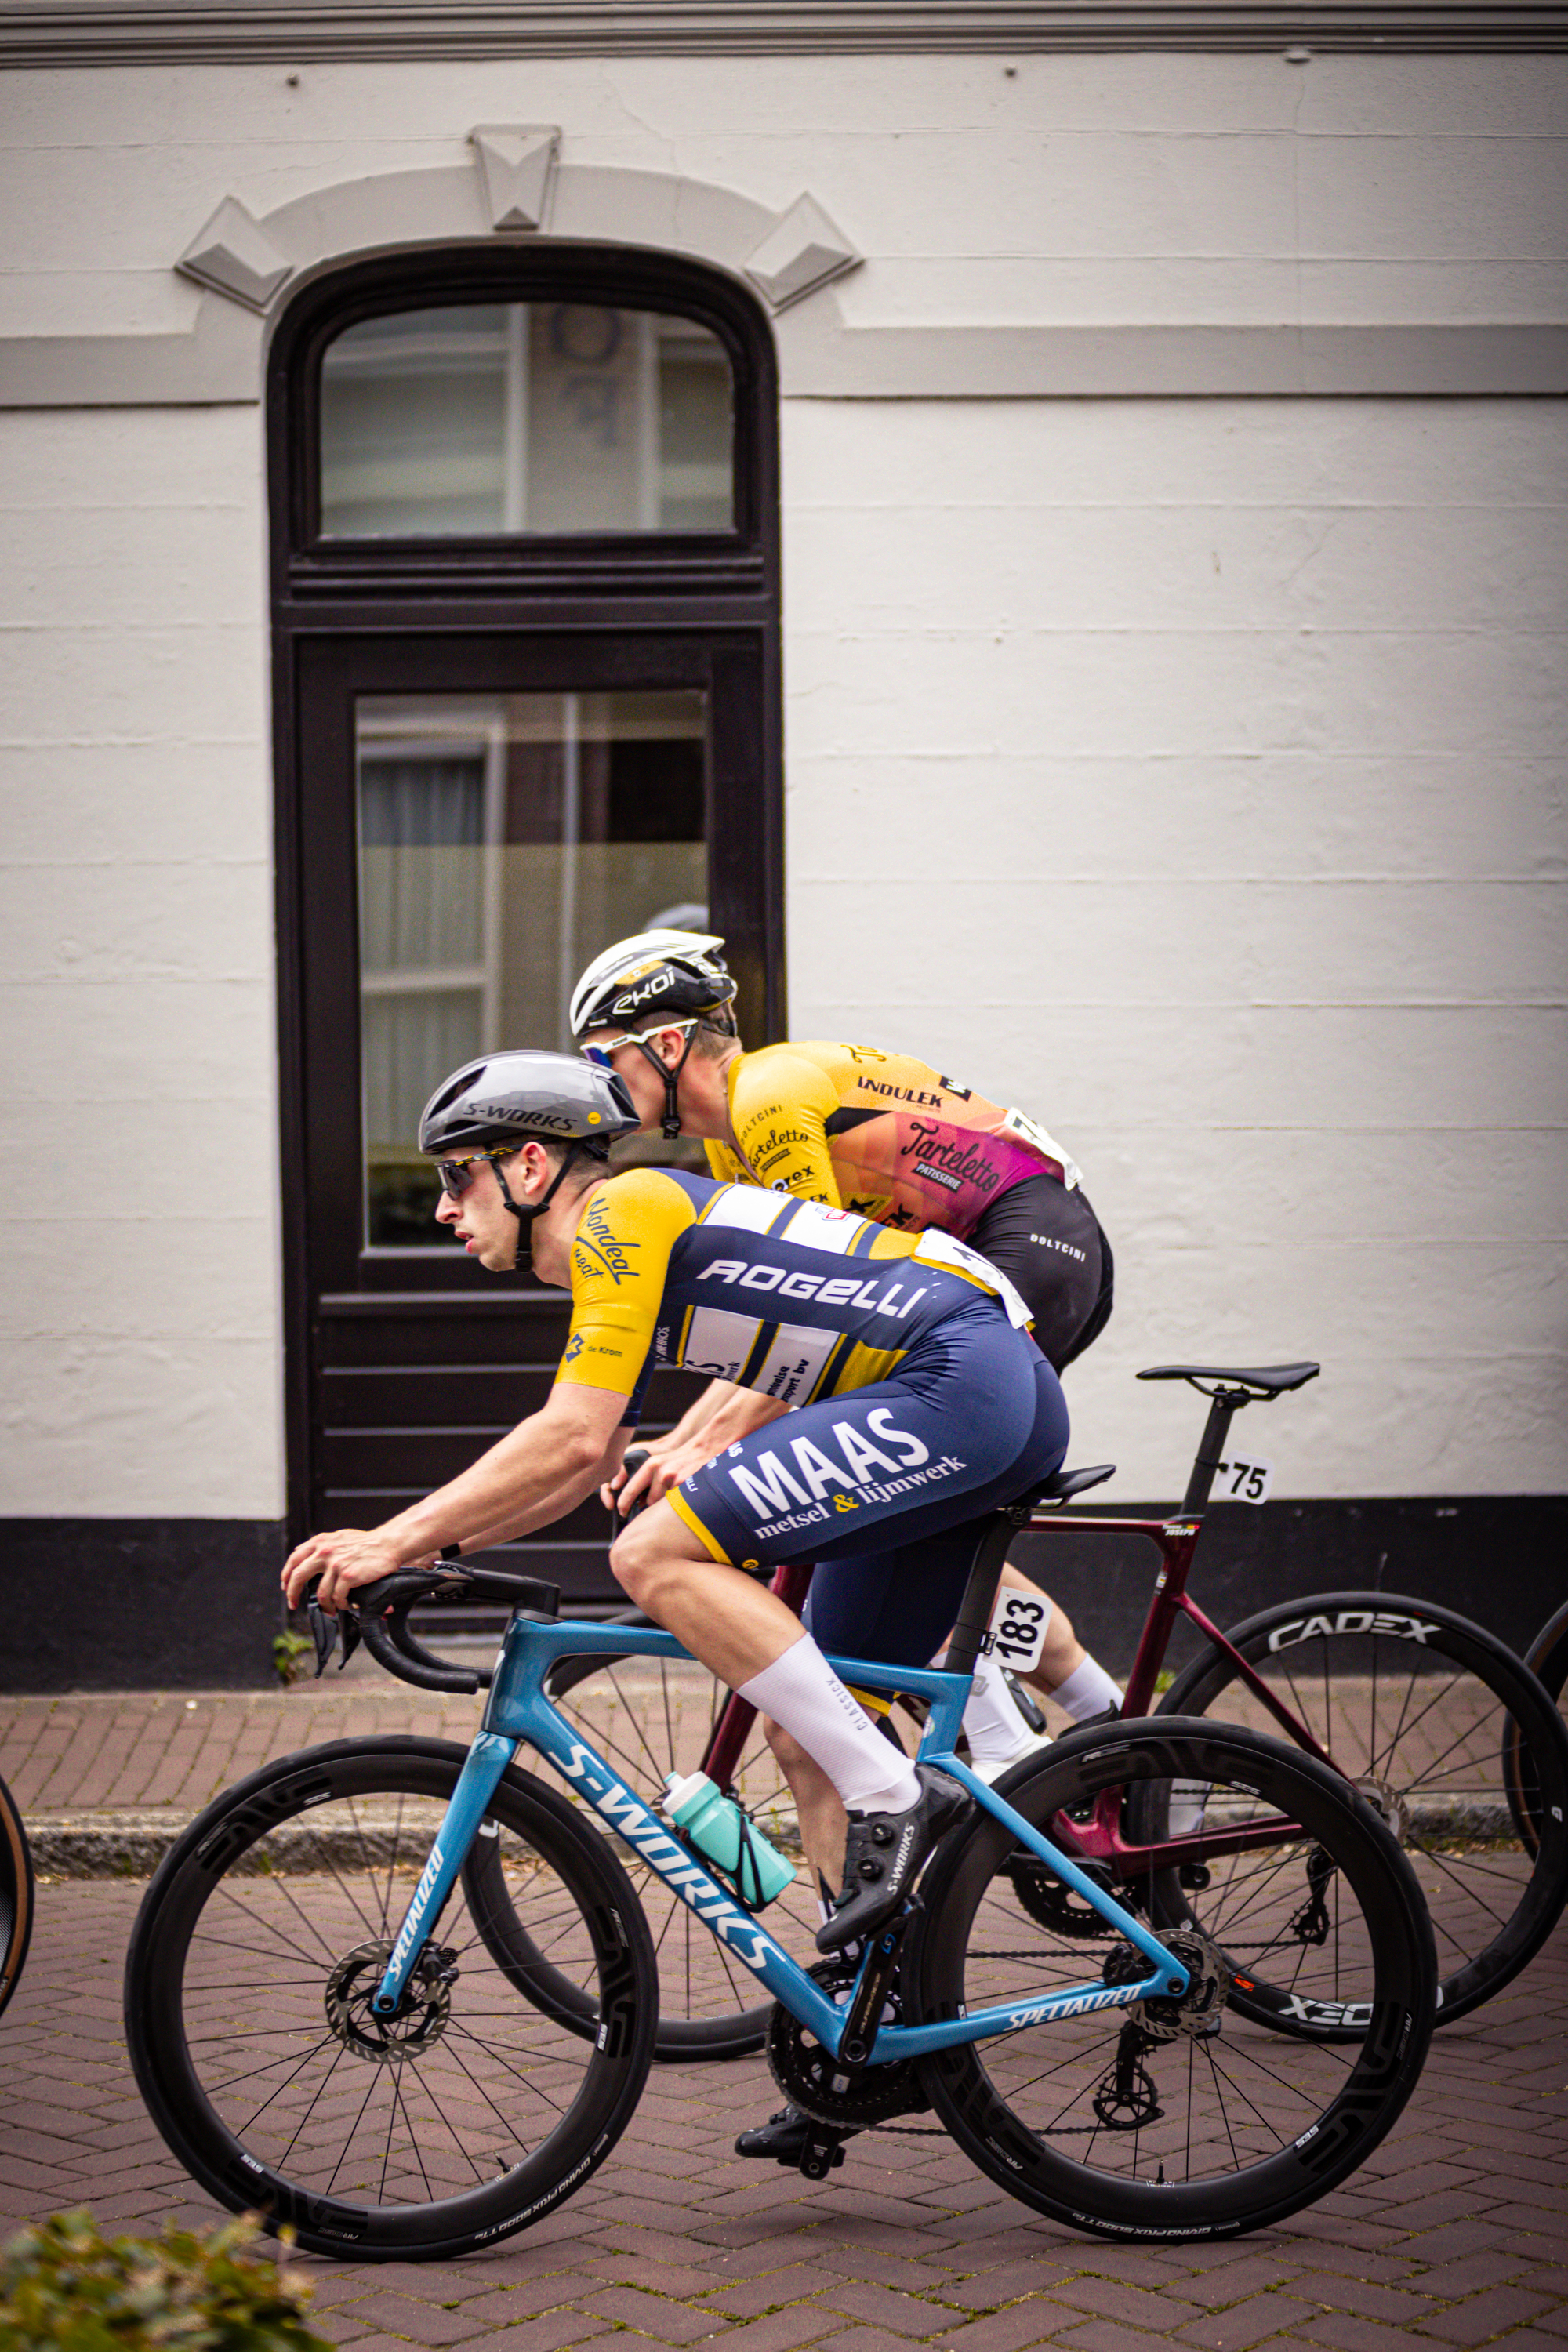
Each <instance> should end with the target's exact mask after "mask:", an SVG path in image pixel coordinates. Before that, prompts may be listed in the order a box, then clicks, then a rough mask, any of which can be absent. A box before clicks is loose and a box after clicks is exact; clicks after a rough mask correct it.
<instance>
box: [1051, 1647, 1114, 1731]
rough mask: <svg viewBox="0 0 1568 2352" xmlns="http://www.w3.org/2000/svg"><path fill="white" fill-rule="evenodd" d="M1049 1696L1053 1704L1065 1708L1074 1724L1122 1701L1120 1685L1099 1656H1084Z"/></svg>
mask: <svg viewBox="0 0 1568 2352" xmlns="http://www.w3.org/2000/svg"><path fill="white" fill-rule="evenodd" d="M1049 1696H1050V1697H1051V1699H1052V1701H1053V1703H1054V1704H1055V1705H1056V1706H1062V1707H1065V1708H1066V1709H1067V1711H1068V1714H1069V1715H1070V1716H1071V1717H1072V1719H1073V1721H1074V1722H1075V1723H1087V1722H1088V1721H1089V1717H1090V1716H1091V1715H1103V1714H1104V1713H1105V1710H1106V1708H1107V1707H1108V1706H1121V1689H1120V1687H1119V1686H1118V1685H1116V1684H1115V1683H1113V1682H1112V1681H1111V1679H1110V1675H1108V1674H1107V1673H1106V1671H1105V1668H1104V1667H1103V1666H1102V1665H1101V1664H1100V1661H1099V1660H1098V1658H1085V1659H1084V1660H1083V1661H1082V1663H1081V1664H1079V1665H1076V1666H1075V1667H1074V1668H1073V1670H1072V1672H1071V1674H1070V1675H1068V1678H1067V1680H1066V1681H1065V1682H1060V1683H1058V1685H1057V1686H1056V1688H1055V1690H1054V1691H1052V1692H1051V1693H1050V1695H1049Z"/></svg>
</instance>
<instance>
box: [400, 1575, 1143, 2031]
mask: <svg viewBox="0 0 1568 2352" xmlns="http://www.w3.org/2000/svg"><path fill="white" fill-rule="evenodd" d="M595 1654H603V1655H613V1656H617V1657H626V1656H635V1657H649V1658H685V1657H689V1655H690V1653H689V1651H687V1650H685V1649H683V1648H682V1647H681V1645H680V1643H679V1642H678V1641H677V1640H676V1639H675V1636H674V1635H673V1634H672V1633H663V1632H661V1631H660V1630H659V1629H658V1628H657V1627H648V1628H646V1629H645V1628H643V1627H640V1626H637V1627H628V1626H618V1625H598V1624H587V1623H577V1622H568V1623H564V1624H563V1623H560V1622H552V1623H543V1622H539V1621H537V1620H533V1619H525V1618H521V1617H516V1618H513V1620H512V1622H511V1623H510V1625H509V1627H508V1628H507V1633H506V1637H505V1640H504V1642H503V1643H502V1645H501V1654H500V1658H499V1659H498V1661H497V1664H496V1668H495V1675H494V1679H493V1681H492V1683H491V1685H490V1692H489V1701H488V1704H487V1706H486V1708H485V1713H484V1717H483V1720H482V1722H481V1725H480V1728H479V1734H478V1736H477V1738H475V1740H474V1743H473V1746H472V1748H470V1750H469V1752H468V1761H467V1762H466V1763H465V1765H464V1767H463V1769H462V1771H461V1773H460V1774H459V1776H458V1785H457V1787H456V1788H455V1789H454V1790H453V1791H452V1795H451V1799H450V1801H449V1802H448V1804H447V1811H446V1813H445V1814H444V1816H443V1818H442V1822H441V1826H440V1828H439V1829H438V1830H437V1833H436V1837H435V1840H434V1842H433V1843H432V1845H431V1848H430V1853H429V1858H428V1860H427V1861H426V1864H425V1868H424V1870H423V1871H422V1872H421V1874H420V1877H419V1883H418V1885H416V1888H415V1890H414V1894H413V1896H412V1898H411V1900H410V1902H409V1905H408V1908H407V1911H406V1912H405V1916H404V1919H403V1922H402V1925H401V1927H399V1929H398V1932H397V1936H396V1939H395V1942H394V1945H393V1948H392V1956H391V1958H390V1959H389V1961H388V1963H387V1966H386V1969H385V1972H384V1975H383V1977H382V1979H381V1982H380V1984H379V1986H378V1987H377V1989H376V1991H375V1993H374V1997H373V2000H372V2002H371V2007H372V2009H373V2010H374V2011H375V2012H376V2013H377V2014H378V2015H380V2016H390V2015H392V2014H393V2013H394V2012H395V2011H396V2009H397V2007H398V2005H399V2003H400V2001H401V2000H402V1999H403V1996H404V1993H405V1989H406V1987H407V1984H408V1981H409V1979H410V1977H411V1975H412V1974H413V1971H414V1969H415V1967H416V1964H417V1961H418V1958H419V1955H420V1953H421V1951H422V1950H423V1948H424V1946H425V1944H426V1941H427V1940H428V1938H429V1937H430V1935H431V1932H432V1930H433V1929H434V1927H435V1925H436V1922H437V1919H438V1918H439V1916H440V1915H441V1911H442V1909H443V1907H444V1906H445V1904H446V1902H447V1898H448V1896H449V1895H451V1893H452V1890H453V1887H454V1886H455V1885H456V1884H457V1881H458V1874H459V1873H460V1871H461V1869H462V1866H463V1863H464V1861H465V1860H466V1858H467V1855H468V1848H469V1846H470V1844H471V1843H472V1842H473V1840H474V1838H475V1836H476V1835H477V1833H478V1832H479V1824H480V1822H481V1821H482V1820H483V1819H484V1816H485V1812H486V1810H487V1808H488V1807H489V1801H490V1799H491V1798H492V1796H493V1795H494V1793H495V1790H496V1789H497V1787H498V1785H499V1784H500V1779H501V1775H502V1774H503V1773H504V1771H505V1770H506V1768H507V1766H508V1764H509V1763H510V1761H511V1759H512V1757H513V1755H514V1754H515V1752H516V1748H517V1745H518V1742H519V1741H520V1740H523V1739H526V1740H527V1741H528V1742H529V1744H530V1745H531V1747H533V1748H536V1749H537V1750H538V1751H539V1753H540V1754H541V1755H542V1756H545V1757H547V1758H548V1759H549V1760H550V1761H551V1763H552V1764H553V1765H554V1766H555V1768H556V1769H557V1770H558V1771H559V1772H560V1773H561V1775H562V1777H563V1779H564V1780H566V1782H567V1783H568V1785H569V1786H570V1787H571V1788H572V1789H573V1790H574V1791H575V1792H576V1793H577V1794H578V1795H579V1796H581V1797H582V1798H583V1799H584V1801H585V1802H586V1803H588V1804H589V1805H591V1806H592V1807H593V1809H594V1811H595V1812H596V1813H597V1814H598V1815H599V1817H600V1819H601V1820H602V1821H604V1822H606V1823H607V1824H608V1825H609V1827H610V1828H611V1829H613V1830H614V1831H615V1832H616V1835H617V1836H619V1837H621V1838H623V1839H625V1840H626V1843H628V1844H629V1845H631V1846H632V1847H633V1848H634V1849H635V1850H636V1852H637V1854H638V1855H639V1856H640V1857H641V1859H642V1860H643V1862H644V1863H646V1864H647V1866H648V1867H649V1868H650V1869H651V1870H653V1871H654V1872H655V1873H656V1874H658V1876H659V1877H660V1878H662V1879H663V1880H664V1882H665V1884H666V1885H668V1886H669V1887H671V1888H673V1890H674V1892H675V1893H676V1894H677V1895H679V1897H680V1899H681V1901H682V1902H683V1903H685V1904H687V1905H688V1906H689V1907H690V1909H692V1910H693V1911H695V1912H696V1914H697V1916H698V1917H699V1918H700V1919H701V1920H702V1922H703V1923H704V1925H705V1926H706V1927H708V1928H709V1929H710V1932H711V1933H712V1934H713V1935H715V1936H716V1937H719V1939H720V1940H721V1942H722V1943H723V1944H724V1945H725V1946H726V1947H727V1948H728V1949H729V1950H731V1952H733V1953H734V1955H735V1957H736V1958H737V1959H738V1960H739V1961H740V1962H741V1964H742V1967H743V1968H745V1969H749V1970H750V1971H751V1973H752V1975H753V1976H754V1977H756V1978H757V1979H759V1980H760V1981H761V1982H762V1983H763V1985H765V1986H766V1988H767V1990H768V1991H769V1992H770V1993H772V1994H773V1998H774V2000H779V2001H782V2002H783V2004H784V2007H785V2008H786V2009H787V2010H788V2011H789V2012H790V2014H791V2015H792V2016H793V2017H795V2018H797V2019H798V2020H799V2021H800V2022H801V2023H802V2024H803V2025H805V2026H807V2027H809V2029H810V2030H811V2032H813V2033H814V2034H815V2035H816V2038H817V2040H818V2041H819V2042H821V2043H822V2044H823V2046H824V2048H825V2049H826V2050H827V2052H828V2053H829V2054H830V2055H831V2056H833V2057H837V2055H838V2054H839V2048H840V2041H841V2037H842V2034H843V2031H844V2026H845V2021H846V2016H847V2011H846V2010H844V2009H841V2008H839V2007H838V2005H837V2003H836V2002H834V2001H832V2000H829V1999H828V1997H827V1995H826V1993H825V1992H824V1991H823V1990H822V1988H821V1986H820V1985H819V1984H817V1982H816V1979H814V1978H812V1977H811V1976H809V1975H808V1974H807V1973H806V1971H805V1969H803V1968H802V1967H801V1966H800V1964H799V1963H798V1961H796V1960H795V1959H794V1958H792V1957H791V1955H790V1954H789V1953H788V1952H786V1951H785V1950H784V1947H783V1945H781V1944H779V1943H777V1942H775V1940H774V1938H773V1937H772V1936H771V1935H770V1934H769V1933H768V1930H767V1929H766V1927H763V1924H762V1922H761V1920H759V1919H758V1918H756V1917H755V1916H753V1915H752V1913H750V1912H748V1911H745V1910H743V1909H742V1907H741V1906H740V1905H739V1904H738V1903H736V1902H735V1901H734V1900H733V1898H732V1897H731V1895H728V1894H726V1892H725V1891H724V1889H723V1888H722V1887H721V1885H719V1884H718V1882H717V1880H716V1879H714V1878H712V1877H711V1876H710V1874H709V1873H708V1872H707V1871H706V1870H704V1869H703V1867H702V1865H701V1864H700V1862H699V1861H697V1860H696V1859H695V1857H694V1856H693V1855H692V1853H690V1851H689V1849H688V1848H687V1847H686V1846H684V1845H682V1844H681V1843H679V1840H678V1839H676V1838H675V1837H674V1836H673V1835H672V1834H671V1832H670V1831H669V1829H668V1825H667V1824H666V1823H665V1822H661V1821H660V1820H659V1818H658V1815H657V1814H656V1813H654V1812H652V1811H649V1809H648V1807H647V1805H646V1804H644V1802H643V1801H642V1799H641V1798H640V1797H638V1796H637V1795H636V1794H635V1793H634V1791H633V1790H630V1789H628V1788H627V1786H626V1782H625V1781H624V1780H621V1779H620V1778H619V1777H618V1775H617V1774H616V1771H615V1769H613V1767H612V1766H610V1765H609V1764H607V1763H606V1762H605V1759H604V1758H603V1757H602V1756H601V1755H600V1754H599V1753H598V1751H597V1750H596V1749H595V1748H592V1747H590V1746H589V1745H588V1744H587V1742H586V1741H585V1740H584V1738H582V1737H581V1735H580V1733H579V1732H578V1730H577V1729H576V1728H575V1727H574V1726H573V1725H572V1724H570V1723H569V1722H568V1721H567V1720H566V1718H565V1717H563V1715H562V1714H561V1713H560V1712H559V1710H558V1709H557V1708H556V1706H554V1705H553V1703H552V1700H551V1699H550V1698H549V1696H547V1694H546V1693H545V1691H544V1690H543V1688H542V1681H543V1677H544V1675H546V1674H547V1673H548V1671H549V1669H550V1667H551V1666H552V1664H553V1663H554V1662H555V1660H556V1659H557V1658H563V1657H584V1656H592V1655H595ZM830 1663H831V1664H833V1666H834V1667H835V1669H836V1670H837V1672H838V1673H839V1674H840V1675H843V1676H844V1677H846V1678H847V1679H848V1680H850V1681H852V1682H855V1683H858V1684H859V1685H863V1686H865V1687H868V1688H869V1689H872V1690H879V1691H887V1692H889V1693H893V1692H897V1691H910V1692H916V1693H918V1694H919V1695H920V1696H922V1697H923V1698H925V1699H927V1700H928V1701H929V1702H930V1706H931V1713H930V1716H929V1717H928V1720H927V1723H926V1727H925V1732H924V1736H923V1737H922V1738H921V1747H920V1754H921V1760H922V1761H923V1762H926V1763H931V1764H937V1765H940V1766H941V1767H942V1769H943V1770H944V1771H946V1772H950V1773H951V1774H952V1777H953V1779H954V1780H959V1781H961V1782H962V1783H963V1786H964V1787H965V1788H966V1789H967V1790H969V1793H970V1794H971V1796H973V1798H974V1799H975V1800H976V1801H977V1802H978V1803H979V1804H980V1805H981V1806H982V1808H983V1809H984V1811H986V1812H988V1813H990V1814H991V1815H992V1816H993V1817H994V1819H995V1820H996V1821H998V1822H1001V1823H1002V1824H1003V1826H1004V1827H1005V1829H1006V1830H1007V1831H1008V1832H1010V1834H1011V1835H1012V1836H1013V1837H1014V1838H1015V1839H1016V1842H1017V1843H1018V1844H1019V1845H1021V1846H1023V1847H1024V1848H1026V1851H1027V1852H1029V1853H1033V1854H1035V1855H1036V1856H1037V1858H1038V1859H1039V1860H1040V1861H1042V1862H1044V1863H1045V1864H1047V1866H1048V1867H1049V1868H1050V1869H1051V1870H1053V1871H1054V1872H1056V1873H1057V1874H1058V1875H1059V1876H1060V1877H1061V1878H1062V1879H1063V1880H1064V1881H1065V1883H1066V1884H1067V1885H1068V1886H1069V1887H1071V1888H1072V1890H1073V1892H1074V1893H1075V1894H1077V1895H1080V1896H1081V1897H1082V1899H1083V1900H1084V1901H1085V1902H1086V1903H1089V1904H1090V1905H1092V1906H1093V1908H1094V1909H1095V1910H1096V1911H1097V1912H1099V1914H1100V1917H1101V1918H1102V1919H1104V1920H1105V1921H1106V1923H1107V1925H1108V1926H1110V1927H1113V1928H1114V1929H1115V1930H1116V1931H1117V1932H1118V1933H1119V1934H1120V1935H1121V1936H1123V1937H1125V1938H1126V1939H1127V1941H1128V1942H1129V1943H1130V1944H1131V1945H1132V1946H1133V1947H1134V1948H1135V1949H1137V1950H1138V1951H1139V1952H1141V1953H1142V1956H1143V1958H1145V1959H1146V1960H1147V1961H1148V1962H1149V1969H1150V1973H1149V1974H1148V1976H1147V1977H1146V1978H1144V1979H1142V1980H1141V1981H1138V1982H1135V1983H1132V1984H1129V1985H1108V1984H1105V1983H1103V1982H1100V1983H1088V1984H1082V1985H1074V1986H1068V1987H1067V1988H1065V1989H1064V1990H1061V1991H1058V1992H1054V1993H1044V1994H1042V1995H1041V1996H1040V1997H1039V1999H1038V2000H1029V2001H1026V2002H1024V2003H1022V2004H1017V2003H1015V2004H1012V2005H1010V2006H1008V2007H1005V2008H998V2009H982V2010H976V2011H973V2012H972V2013H971V2014H969V2015H967V2016H963V2017H955V2018H947V2019H943V2020H942V2021H937V2022H933V2023H931V2024H922V2025H912V2026H910V2025H879V2027H878V2029H877V2033H876V2038H875V2041H874V2042H873V2044H872V2048H871V2053H870V2063H872V2064H873V2065H881V2064H883V2063H892V2062H893V2061H895V2060H898V2059H900V2058H921V2057H925V2056H927V2055H928V2054H929V2053H931V2052H932V2051H935V2050H945V2049H951V2048H952V2047H953V2046H954V2045H955V2044H957V2043H960V2042H979V2041H983V2040H984V2039H985V2038H986V2037H987V2036H988V2035H990V2034H993V2033H1002V2032H1016V2030H1017V2029H1018V2028H1019V2027H1021V2026H1026V2025H1036V2024H1045V2023H1047V2022H1048V2021H1050V2020H1052V2019H1054V2018H1058V2017H1077V2016H1081V2015H1083V2014H1085V2013H1086V2012H1087V2011H1091V2010H1102V2009H1125V2008H1127V2007H1129V2006H1130V2005H1131V2003H1132V2002H1133V2001H1138V2000H1147V1999H1150V1998H1152V1997H1153V1996H1156V1995H1165V1994H1173V1993H1180V1992H1182V1991H1184V1990H1185V1988H1186V1984H1187V1980H1188V1979H1187V1971H1186V1969H1184V1968H1183V1966H1182V1964H1181V1962H1180V1961H1179V1960H1178V1959H1176V1958H1174V1956H1173V1954H1172V1953H1170V1952H1168V1951H1167V1950H1166V1949H1165V1948H1164V1946H1163V1944H1161V1943H1160V1942H1159V1941H1158V1939H1157V1938H1156V1937H1154V1936H1153V1935H1152V1933H1151V1932H1150V1930H1149V1929H1148V1928H1147V1927H1144V1926H1142V1923H1141V1922H1140V1921H1139V1920H1137V1919H1135V1918H1134V1917H1133V1916H1132V1915H1131V1913H1130V1912H1128V1911H1126V1910H1124V1909H1123V1908H1122V1907H1121V1905H1120V1904H1119V1903H1117V1902H1116V1901H1115V1899H1114V1898H1113V1897H1112V1896H1111V1895H1108V1894H1107V1893H1106V1892H1105V1890H1104V1889H1103V1888H1102V1887H1100V1886H1099V1885H1096V1883H1095V1881H1094V1880H1093V1878H1092V1877H1090V1876H1089V1875H1088V1874H1086V1873H1085V1872H1083V1871H1081V1870H1080V1869H1079V1867H1078V1865H1077V1864H1076V1863H1074V1862H1073V1861H1072V1860H1071V1859H1070V1858H1069V1857H1068V1855H1067V1854H1065V1853H1061V1852H1059V1851H1058V1848H1057V1847H1056V1846H1054V1845H1053V1844H1052V1843H1051V1842H1050V1840H1049V1839H1048V1838H1045V1837H1042V1836H1041V1834H1040V1832H1038V1831H1037V1830H1036V1829H1035V1828H1033V1827H1032V1826H1031V1825H1030V1823H1029V1822H1026V1821H1025V1820H1024V1819H1023V1817H1022V1815H1021V1814H1018V1813H1016V1812H1015V1811H1013V1809H1012V1807H1011V1806H1010V1805H1008V1804H1006V1803H1005V1801H1003V1799H1002V1798H1000V1797H998V1796H997V1795H996V1793H995V1791H994V1790H993V1789H991V1788H989V1787H988V1786H987V1785H986V1783H985V1782H984V1780H979V1779H977V1778H976V1777H975V1775H974V1774H973V1772H971V1771H970V1770H969V1769H968V1768H967V1766H965V1765H963V1763H961V1762H960V1761H959V1759H958V1758H957V1757H956V1756H955V1755H954V1753H953V1743H954V1741H955V1740H956V1738H957V1737H958V1730H959V1726H960V1724H961V1722H962V1721H963V1708H964V1705H965V1702H966V1701H967V1699H968V1697H969V1693H970V1688H971V1677H970V1676H969V1675H966V1674H963V1675H958V1674H946V1673H940V1672H937V1671H935V1670H934V1669H932V1670H921V1671H917V1670H916V1669H915V1668H913V1667H910V1666H887V1665H879V1664H874V1663H872V1662H871V1661H869V1660H865V1659H859V1658H837V1657H836V1658H834V1659H832V1660H831V1661H830ZM875 1940H876V1939H875V1938H872V1939H870V1942H869V1943H868V1949H867V1953H866V1956H865V1958H864V1959H863V1961H862V1963H861V1966H862V1970H864V1969H865V1968H867V1967H868V1966H869V1965H870V1964H871V1959H872V1950H873V1948H874V1945H875Z"/></svg>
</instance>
